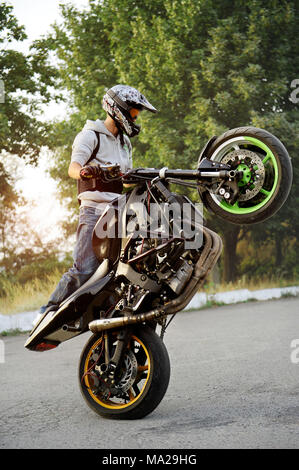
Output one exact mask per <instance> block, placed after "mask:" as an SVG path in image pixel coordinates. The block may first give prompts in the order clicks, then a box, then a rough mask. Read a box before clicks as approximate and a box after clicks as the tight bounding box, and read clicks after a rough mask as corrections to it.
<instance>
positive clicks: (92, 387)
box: [79, 327, 170, 419]
mask: <svg viewBox="0 0 299 470" xmlns="http://www.w3.org/2000/svg"><path fill="white" fill-rule="evenodd" d="M117 333H118V332H117V331H113V332H111V330H110V331H109V332H108V335H109V344H110V351H109V355H110V357H111V356H112V354H113V351H114V348H115V346H116V341H117ZM104 350H105V346H104V336H103V335H102V334H94V335H93V336H92V337H91V338H90V339H89V341H88V342H87V344H86V345H85V348H84V349H83V351H82V354H81V358H80V364H79V381H80V389H81V392H82V395H83V397H84V398H85V400H86V401H87V403H88V405H89V406H90V407H91V408H92V409H93V410H94V411H95V412H96V413H98V414H100V415H101V416H103V417H106V418H116V419H138V418H143V417H144V416H146V415H147V414H149V413H151V412H152V411H153V410H154V409H155V408H156V407H157V406H158V404H159V403H160V401H161V400H162V398H163V397H164V395H165V393H166V390H167V387H168V383H169V377H170V363H169V357H168V353H167V350H166V347H165V345H164V343H163V342H162V341H161V339H160V338H159V336H158V335H157V334H156V333H155V332H154V331H153V330H152V329H150V328H148V327H140V328H137V329H135V330H134V332H133V334H132V336H131V339H130V341H129V343H128V346H127V349H126V351H125V354H124V357H123V361H122V364H121V367H120V369H119V371H118V373H117V374H116V376H115V380H114V382H113V383H111V380H109V374H107V373H105V367H106V365H105V351H104Z"/></svg>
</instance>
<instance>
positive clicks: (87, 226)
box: [40, 206, 103, 313]
mask: <svg viewBox="0 0 299 470" xmlns="http://www.w3.org/2000/svg"><path fill="white" fill-rule="evenodd" d="M102 213H103V209H96V208H95V207H82V206H81V207H80V212H79V225H78V228H77V238H76V245H75V249H74V252H73V259H74V264H73V266H72V267H71V268H70V269H69V270H68V271H67V272H66V273H64V274H63V276H62V278H61V279H60V281H59V283H58V285H57V287H56V289H55V291H54V292H53V294H52V295H51V297H50V299H49V301H48V303H47V304H46V305H43V306H42V307H41V308H40V313H44V312H45V310H46V309H47V308H48V307H50V306H51V305H58V304H60V303H61V302H62V301H63V300H65V299H66V298H67V297H69V296H70V295H71V294H72V293H73V292H75V290H77V289H78V288H79V287H80V286H82V284H84V282H86V281H87V280H88V279H89V278H90V276H91V275H92V274H93V273H94V272H95V270H96V269H97V268H98V266H99V264H100V262H99V261H98V259H97V258H96V256H95V254H94V252H93V249H92V243H91V242H92V231H93V229H94V226H95V224H96V223H97V221H98V219H99V217H100V216H101V214H102Z"/></svg>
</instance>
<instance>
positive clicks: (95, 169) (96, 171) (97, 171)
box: [80, 165, 103, 180]
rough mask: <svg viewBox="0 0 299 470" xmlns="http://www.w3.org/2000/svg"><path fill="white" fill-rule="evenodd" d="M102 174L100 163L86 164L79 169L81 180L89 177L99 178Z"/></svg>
mask: <svg viewBox="0 0 299 470" xmlns="http://www.w3.org/2000/svg"><path fill="white" fill-rule="evenodd" d="M102 175H103V172H102V168H101V166H100V165H86V166H83V167H82V168H81V170H80V178H81V180H89V179H91V178H101V177H102Z"/></svg>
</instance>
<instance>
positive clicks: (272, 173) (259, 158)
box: [202, 127, 293, 224]
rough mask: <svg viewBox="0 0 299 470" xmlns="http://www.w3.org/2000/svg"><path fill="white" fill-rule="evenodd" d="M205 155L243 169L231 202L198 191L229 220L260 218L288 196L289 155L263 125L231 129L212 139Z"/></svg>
mask: <svg viewBox="0 0 299 470" xmlns="http://www.w3.org/2000/svg"><path fill="white" fill-rule="evenodd" d="M207 158H209V159H210V160H213V161H217V162H221V163H226V164H229V165H230V166H231V168H232V169H234V170H237V171H242V172H243V177H242V179H241V180H240V181H239V182H238V188H239V196H238V199H237V201H236V202H235V203H234V204H233V205H231V204H229V203H228V202H227V201H225V199H224V197H223V196H220V195H219V193H217V192H216V191H214V192H212V191H211V192H208V191H206V192H205V193H203V195H202V197H203V201H204V203H205V205H206V206H207V207H208V208H209V209H210V210H211V211H212V212H214V213H215V214H216V215H219V216H220V217H222V218H224V219H226V220H229V221H230V222H232V223H235V224H252V223H257V222H261V221H263V220H265V219H267V218H268V217H271V216H272V215H273V214H275V212H277V211H278V210H279V209H280V207H281V206H282V205H283V203H284V202H285V200H286V198H287V197H288V194H289V192H290V189H291V184H292V175H293V172H292V165H291V159H290V157H289V155H288V152H287V150H286V148H285V147H284V145H283V144H282V143H281V142H280V141H279V140H278V139H277V138H276V137H275V136H274V135H272V134H270V133H269V132H267V131H265V130H263V129H258V128H255V127H240V128H237V129H231V130H230V131H228V132H226V133H225V134H223V135H222V136H220V137H218V138H217V139H216V140H215V141H214V142H213V144H212V145H211V147H210V148H209V150H208V155H207Z"/></svg>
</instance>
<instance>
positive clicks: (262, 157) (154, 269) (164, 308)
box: [25, 127, 292, 419]
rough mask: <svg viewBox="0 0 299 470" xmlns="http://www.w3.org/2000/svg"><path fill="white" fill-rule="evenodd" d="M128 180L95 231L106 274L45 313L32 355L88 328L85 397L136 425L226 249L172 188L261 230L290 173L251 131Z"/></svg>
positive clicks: (281, 153)
mask: <svg viewBox="0 0 299 470" xmlns="http://www.w3.org/2000/svg"><path fill="white" fill-rule="evenodd" d="M103 174H104V173H103ZM122 179H123V181H124V182H125V183H130V184H134V187H133V189H131V190H130V191H128V192H127V193H125V194H123V195H122V196H120V198H118V199H117V200H115V201H113V202H112V203H111V204H109V205H108V206H107V208H106V210H105V211H104V213H103V214H102V216H101V217H100V218H99V221H98V222H97V224H96V226H95V228H94V231H93V249H94V251H95V253H96V256H97V257H98V259H99V261H100V265H99V268H98V269H97V270H96V272H95V273H94V274H93V275H92V276H91V277H90V279H89V280H88V281H87V282H86V283H85V284H83V285H82V286H81V287H80V288H79V289H78V290H76V291H75V292H74V293H73V294H72V295H70V296H69V297H68V298H67V299H66V300H64V301H63V302H62V303H61V304H60V306H59V308H58V310H56V311H48V312H45V314H44V316H43V317H42V318H41V319H40V321H39V322H38V323H37V325H35V326H34V328H33V329H32V331H31V332H30V334H29V337H28V339H27V341H26V343H25V347H26V348H28V349H30V350H33V351H46V350H50V349H52V348H55V347H57V346H58V345H59V344H60V343H62V342H64V341H66V340H69V339H71V338H74V337H76V336H78V335H80V334H82V333H84V332H88V331H89V330H90V331H91V332H92V333H93V334H92V336H91V337H90V338H89V339H88V341H87V343H86V345H85V347H84V349H83V351H82V354H81V358H80V361H79V386H80V390H81V392H82V395H83V397H84V399H85V400H86V402H87V404H88V405H89V406H90V407H91V408H92V409H93V410H94V411H95V412H96V413H98V414H99V415H101V416H104V417H107V418H116V419H137V418H142V417H144V416H146V415H147V414H149V413H151V412H152V411H153V410H154V409H155V408H156V407H157V406H158V405H159V403H160V402H161V400H162V399H163V397H164V395H165V393H166V390H167V387H168V383H169V378H170V361H169V356H168V352H167V349H166V347H165V344H164V342H163V337H164V334H165V331H166V329H167V327H168V325H169V323H170V321H172V319H173V318H174V316H175V315H176V314H177V313H178V312H181V311H183V310H184V308H185V307H186V306H187V305H188V304H189V302H190V301H191V299H192V298H193V296H194V295H195V294H196V293H197V292H198V290H199V289H200V288H201V287H202V285H203V283H204V281H205V279H206V278H207V276H208V274H209V273H210V272H211V270H212V268H213V267H214V265H215V263H216V262H217V260H218V258H219V256H220V254H221V250H222V241H221V238H220V237H219V235H217V234H216V233H214V232H213V231H211V230H210V229H209V228H207V227H206V226H205V225H204V220H203V217H202V213H201V211H200V210H199V208H198V206H197V205H196V204H194V203H193V202H192V201H191V200H190V199H189V198H188V197H186V196H183V195H181V194H176V193H174V192H171V191H170V189H169V185H170V184H178V185H182V186H188V187H191V188H196V189H197V190H198V194H199V196H200V198H201V200H202V201H203V204H204V206H205V207H206V208H208V209H209V210H210V211H212V212H213V213H214V214H216V215H218V216H220V217H221V218H223V219H225V220H228V221H229V222H231V223H235V224H253V223H258V222H262V221H264V220H266V219H267V218H269V217H270V216H272V215H273V214H274V213H275V212H277V211H278V210H279V208H280V207H281V206H282V205H283V203H284V202H285V200H286V198H287V196H288V194H289V191H290V188H291V183H292V165H291V160H290V157H289V155H288V152H287V150H286V149H285V147H284V146H283V144H282V143H281V142H280V141H279V140H278V139H277V138H276V137H275V136H273V135H272V134H270V133H269V132H267V131H265V130H262V129H257V128H253V127H246V128H236V129H232V130H229V131H228V132H226V133H225V134H223V135H221V136H220V137H216V136H214V137H212V138H211V139H210V140H209V141H208V142H207V144H206V145H205V147H204V148H203V150H202V152H201V154H200V156H199V159H198V164H197V167H196V168H195V169H187V170H186V169H174V170H172V169H168V168H166V167H165V168H162V169H155V168H136V169H133V170H130V171H129V172H128V173H127V174H125V175H123V176H122ZM120 201H121V204H120ZM158 330H160V333H159V334H158Z"/></svg>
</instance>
